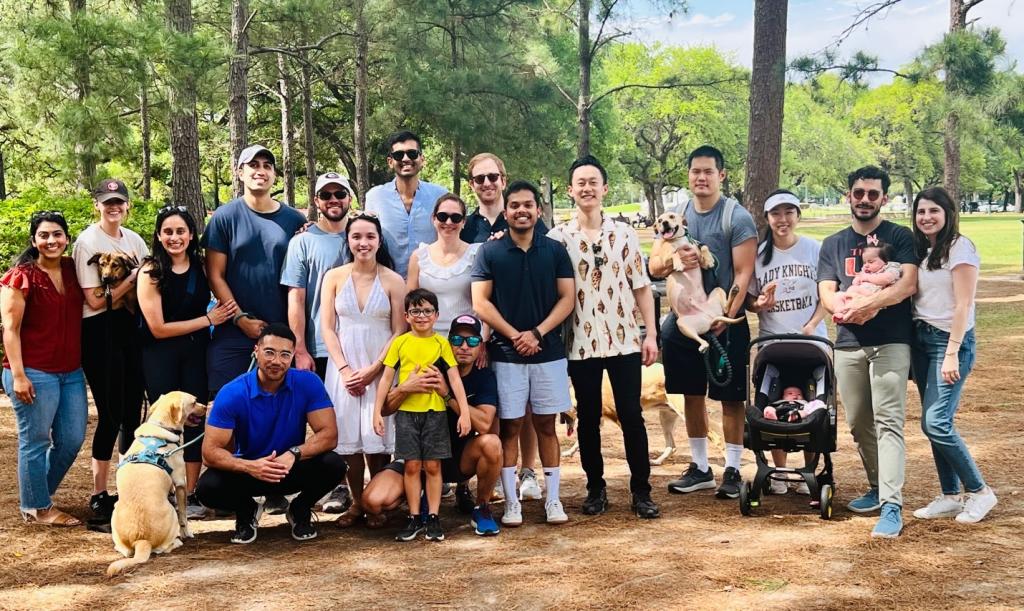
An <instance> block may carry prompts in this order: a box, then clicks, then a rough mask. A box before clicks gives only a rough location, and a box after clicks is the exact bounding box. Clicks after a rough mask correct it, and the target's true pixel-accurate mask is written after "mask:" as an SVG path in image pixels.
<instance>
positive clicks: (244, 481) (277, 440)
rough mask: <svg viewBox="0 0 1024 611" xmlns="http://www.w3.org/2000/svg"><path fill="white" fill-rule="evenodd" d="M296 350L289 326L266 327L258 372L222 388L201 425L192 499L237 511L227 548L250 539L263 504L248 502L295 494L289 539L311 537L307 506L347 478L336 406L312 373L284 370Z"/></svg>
mask: <svg viewBox="0 0 1024 611" xmlns="http://www.w3.org/2000/svg"><path fill="white" fill-rule="evenodd" d="M295 343H296V342H295V334H294V333H292V332H291V329H289V328H288V326H287V325H285V324H283V323H272V324H270V325H268V326H266V327H265V328H264V329H263V330H262V331H261V332H260V334H259V336H258V338H257V340H256V347H255V352H256V369H255V370H254V371H250V372H248V373H246V374H243V375H241V376H239V377H237V378H235V379H234V380H232V381H231V382H229V383H227V384H226V385H225V386H224V387H223V388H222V389H221V391H220V393H219V394H218V395H217V401H216V402H215V403H214V405H213V408H212V409H211V410H210V413H209V414H208V415H207V418H206V437H205V438H204V439H203V462H204V463H206V466H207V470H206V472H205V473H203V475H202V476H200V478H199V484H198V485H197V486H196V496H197V497H198V498H199V501H200V502H201V503H202V504H203V505H204V506H206V507H211V508H213V509H222V510H228V511H233V512H235V534H234V536H233V537H232V538H231V542H232V543H252V542H253V541H255V540H256V531H257V525H258V523H259V519H260V514H261V513H262V511H263V505H262V503H257V502H256V501H255V500H253V497H256V496H263V497H266V496H271V495H274V496H283V495H286V494H294V493H298V496H296V497H295V498H294V499H292V502H291V505H290V506H289V507H288V510H287V515H288V522H289V523H290V524H291V528H292V538H294V539H295V540H296V541H306V540H309V539H314V538H316V536H317V531H316V528H315V527H314V526H313V525H312V521H311V520H312V507H313V504H314V503H316V502H317V501H318V500H319V499H320V498H321V497H323V496H324V494H326V493H327V492H329V491H331V490H333V489H334V487H335V486H337V485H338V484H339V483H340V482H341V480H342V478H344V477H345V468H346V467H345V461H344V460H343V459H342V458H341V456H339V455H337V454H335V453H334V452H333V450H334V447H335V446H336V445H337V443H338V428H337V425H336V423H335V417H334V409H333V408H334V406H333V405H332V403H331V399H330V397H328V396H327V390H326V389H325V388H324V385H323V382H321V381H320V379H319V378H317V377H316V374H314V373H313V372H311V371H305V370H301V369H291V368H289V365H290V364H291V362H292V358H293V357H294V354H295ZM307 424H308V426H309V428H310V429H312V431H313V434H312V435H311V436H309V437H308V438H307V437H306V426H307Z"/></svg>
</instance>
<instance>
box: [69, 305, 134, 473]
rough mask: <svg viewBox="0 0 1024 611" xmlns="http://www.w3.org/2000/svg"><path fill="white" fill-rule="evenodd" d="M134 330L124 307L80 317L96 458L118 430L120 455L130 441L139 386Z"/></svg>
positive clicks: (107, 450)
mask: <svg viewBox="0 0 1024 611" xmlns="http://www.w3.org/2000/svg"><path fill="white" fill-rule="evenodd" d="M137 332H138V329H137V327H136V322H135V316H134V315H133V314H132V313H131V312H129V311H127V310H124V309H121V310H113V311H107V312H102V313H100V314H97V315H96V316H90V317H89V318H86V319H84V320H83V321H82V369H83V370H84V371H85V379H86V380H88V382H89V388H90V389H91V390H92V398H93V400H94V401H96V413H97V414H99V421H98V422H97V423H96V432H95V433H94V434H93V437H92V457H93V458H95V459H96V460H110V457H111V456H112V455H113V453H114V442H115V441H117V437H118V433H120V434H121V443H120V451H121V453H122V454H124V453H125V452H127V451H128V448H129V446H131V445H132V442H133V441H134V440H135V429H136V428H138V426H139V419H140V417H141V416H142V392H143V384H144V382H143V377H142V376H143V369H142V355H141V353H140V351H139V345H138V340H137Z"/></svg>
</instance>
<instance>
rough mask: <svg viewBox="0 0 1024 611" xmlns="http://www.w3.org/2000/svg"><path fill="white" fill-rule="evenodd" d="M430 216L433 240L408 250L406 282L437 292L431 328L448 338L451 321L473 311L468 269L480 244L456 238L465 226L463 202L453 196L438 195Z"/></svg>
mask: <svg viewBox="0 0 1024 611" xmlns="http://www.w3.org/2000/svg"><path fill="white" fill-rule="evenodd" d="M432 218H433V220H434V229H436V230H437V240H436V241H435V242H434V243H432V244H421V245H420V247H419V248H417V249H416V250H415V251H414V252H413V253H412V256H411V257H410V258H409V279H408V281H407V284H408V288H409V290H410V291H412V290H415V289H418V288H424V289H427V290H429V291H431V292H433V293H434V294H435V295H437V301H438V316H437V322H435V323H434V331H436V332H437V333H440V334H441V335H443V336H444V337H448V331H449V330H450V329H451V326H452V320H454V319H455V317H456V316H458V315H460V314H469V313H472V311H473V294H472V290H471V287H470V285H471V284H472V281H473V279H472V277H471V274H470V272H471V271H472V269H473V261H474V260H475V259H476V253H477V251H479V250H480V244H467V243H466V242H463V241H462V239H461V238H460V237H459V234H460V233H461V232H462V229H463V227H465V226H466V203H465V202H464V201H462V200H461V199H459V197H458V196H457V195H453V194H451V193H445V194H444V195H442V196H441V197H440V198H439V199H438V200H437V202H436V203H435V204H434V212H433V213H432Z"/></svg>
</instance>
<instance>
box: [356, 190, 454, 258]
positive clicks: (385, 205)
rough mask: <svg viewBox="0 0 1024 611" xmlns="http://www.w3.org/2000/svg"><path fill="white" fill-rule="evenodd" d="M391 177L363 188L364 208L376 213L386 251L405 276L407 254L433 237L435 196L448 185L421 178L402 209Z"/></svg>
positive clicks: (439, 195)
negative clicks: (408, 202) (365, 190)
mask: <svg viewBox="0 0 1024 611" xmlns="http://www.w3.org/2000/svg"><path fill="white" fill-rule="evenodd" d="M395 181H396V179H392V180H391V182H388V183H385V184H383V185H377V186H376V187H374V188H372V189H370V190H369V191H367V192H366V210H367V211H368V212H373V213H374V214H376V215H377V216H378V217H380V224H381V226H382V227H383V228H384V234H385V235H384V238H385V240H386V242H387V245H388V251H389V252H390V253H391V257H392V258H394V260H395V271H396V272H398V273H399V274H401V275H402V277H403V278H405V276H406V274H407V273H408V270H409V257H410V256H412V253H413V251H414V250H416V247H417V246H419V245H420V243H422V242H425V243H427V244H430V243H432V242H434V241H435V240H437V231H436V230H435V229H434V223H433V219H431V213H432V212H433V211H434V204H435V203H437V199H438V198H439V197H441V196H442V195H444V194H445V193H447V192H448V189H446V188H444V187H442V186H441V185H435V184H433V183H429V182H426V181H423V180H421V181H420V184H419V187H417V189H416V194H415V195H414V196H413V199H412V209H411V210H410V211H409V212H406V211H405V204H404V203H402V196H401V195H399V194H398V187H397V186H396V182H395Z"/></svg>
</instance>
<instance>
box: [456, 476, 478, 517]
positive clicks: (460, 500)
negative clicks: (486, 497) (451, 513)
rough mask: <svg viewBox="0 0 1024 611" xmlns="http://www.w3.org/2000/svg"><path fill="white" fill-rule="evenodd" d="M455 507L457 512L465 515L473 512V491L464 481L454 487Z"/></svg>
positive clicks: (474, 503) (474, 500)
mask: <svg viewBox="0 0 1024 611" xmlns="http://www.w3.org/2000/svg"><path fill="white" fill-rule="evenodd" d="M455 507H456V508H457V509H458V510H459V513H462V514H466V515H469V514H471V513H473V510H474V509H475V508H476V499H474V498H473V493H472V492H470V491H469V484H467V483H466V482H462V483H460V484H459V485H458V486H456V487H455Z"/></svg>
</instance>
